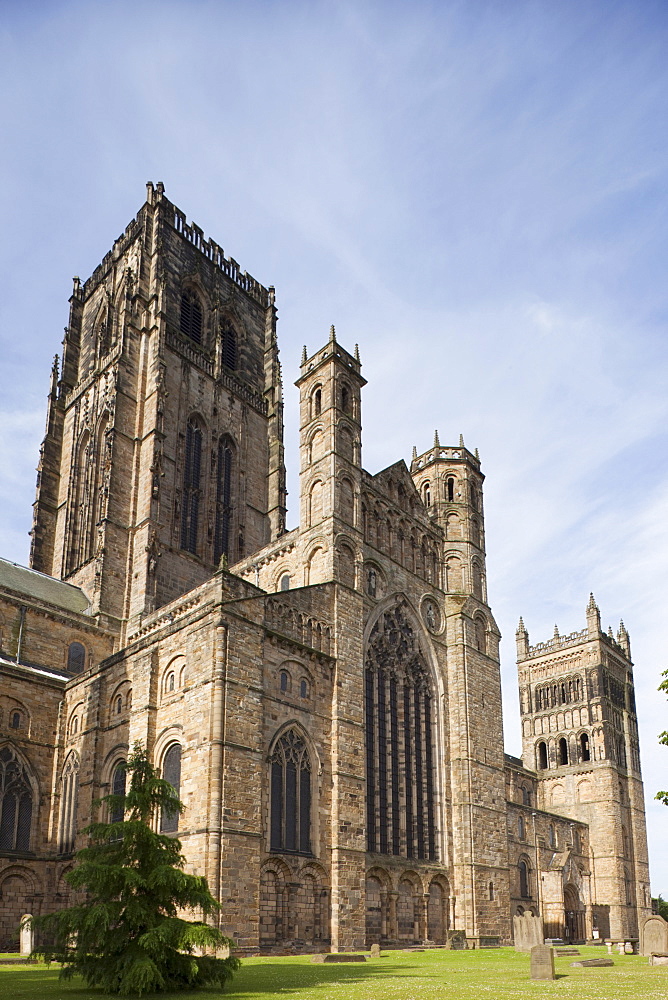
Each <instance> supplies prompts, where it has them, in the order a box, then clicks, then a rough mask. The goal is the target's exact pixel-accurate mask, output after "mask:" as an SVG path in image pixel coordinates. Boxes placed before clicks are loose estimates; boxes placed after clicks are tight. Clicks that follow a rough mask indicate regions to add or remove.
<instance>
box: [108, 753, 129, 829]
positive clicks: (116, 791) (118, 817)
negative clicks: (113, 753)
mask: <svg viewBox="0 0 668 1000" xmlns="http://www.w3.org/2000/svg"><path fill="white" fill-rule="evenodd" d="M111 794H112V795H125V763H121V764H117V765H116V767H115V768H114V772H113V774H112V776H111ZM123 814H124V810H123V806H122V805H117V806H114V807H113V809H110V811H109V822H110V823H120V822H121V821H122V819H123Z"/></svg>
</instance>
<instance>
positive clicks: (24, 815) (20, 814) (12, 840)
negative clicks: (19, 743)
mask: <svg viewBox="0 0 668 1000" xmlns="http://www.w3.org/2000/svg"><path fill="white" fill-rule="evenodd" d="M31 822H32V787H31V784H30V779H29V777H28V771H27V769H26V767H25V765H24V764H23V763H22V761H21V760H20V759H19V757H17V755H16V753H15V752H14V750H13V749H12V747H10V746H4V747H3V748H2V750H0V851H29V850H30V826H31Z"/></svg>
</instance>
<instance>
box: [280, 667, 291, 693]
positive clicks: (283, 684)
mask: <svg viewBox="0 0 668 1000" xmlns="http://www.w3.org/2000/svg"><path fill="white" fill-rule="evenodd" d="M288 680H289V678H288V675H287V674H286V672H285V670H281V691H287V690H288Z"/></svg>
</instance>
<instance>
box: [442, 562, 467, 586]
mask: <svg viewBox="0 0 668 1000" xmlns="http://www.w3.org/2000/svg"><path fill="white" fill-rule="evenodd" d="M445 589H446V590H447V591H448V592H455V593H457V592H460V591H462V590H463V589H464V570H463V565H462V560H461V557H460V556H459V555H457V554H456V553H449V554H447V555H446V557H445Z"/></svg>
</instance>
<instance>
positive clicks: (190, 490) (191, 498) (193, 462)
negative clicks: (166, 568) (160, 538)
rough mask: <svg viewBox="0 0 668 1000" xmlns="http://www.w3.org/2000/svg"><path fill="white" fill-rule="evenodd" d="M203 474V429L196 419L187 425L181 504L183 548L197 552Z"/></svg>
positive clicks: (194, 553)
mask: <svg viewBox="0 0 668 1000" xmlns="http://www.w3.org/2000/svg"><path fill="white" fill-rule="evenodd" d="M201 475H202V430H201V428H200V427H199V426H198V425H197V423H196V422H195V421H194V420H189V421H188V426H187V427H186V449H185V464H184V469H183V500H182V505H181V548H182V549H185V551H186V552H192V553H193V555H196V554H197V528H198V524H199V502H200V496H201V488H200V487H201V482H200V481H201Z"/></svg>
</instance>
